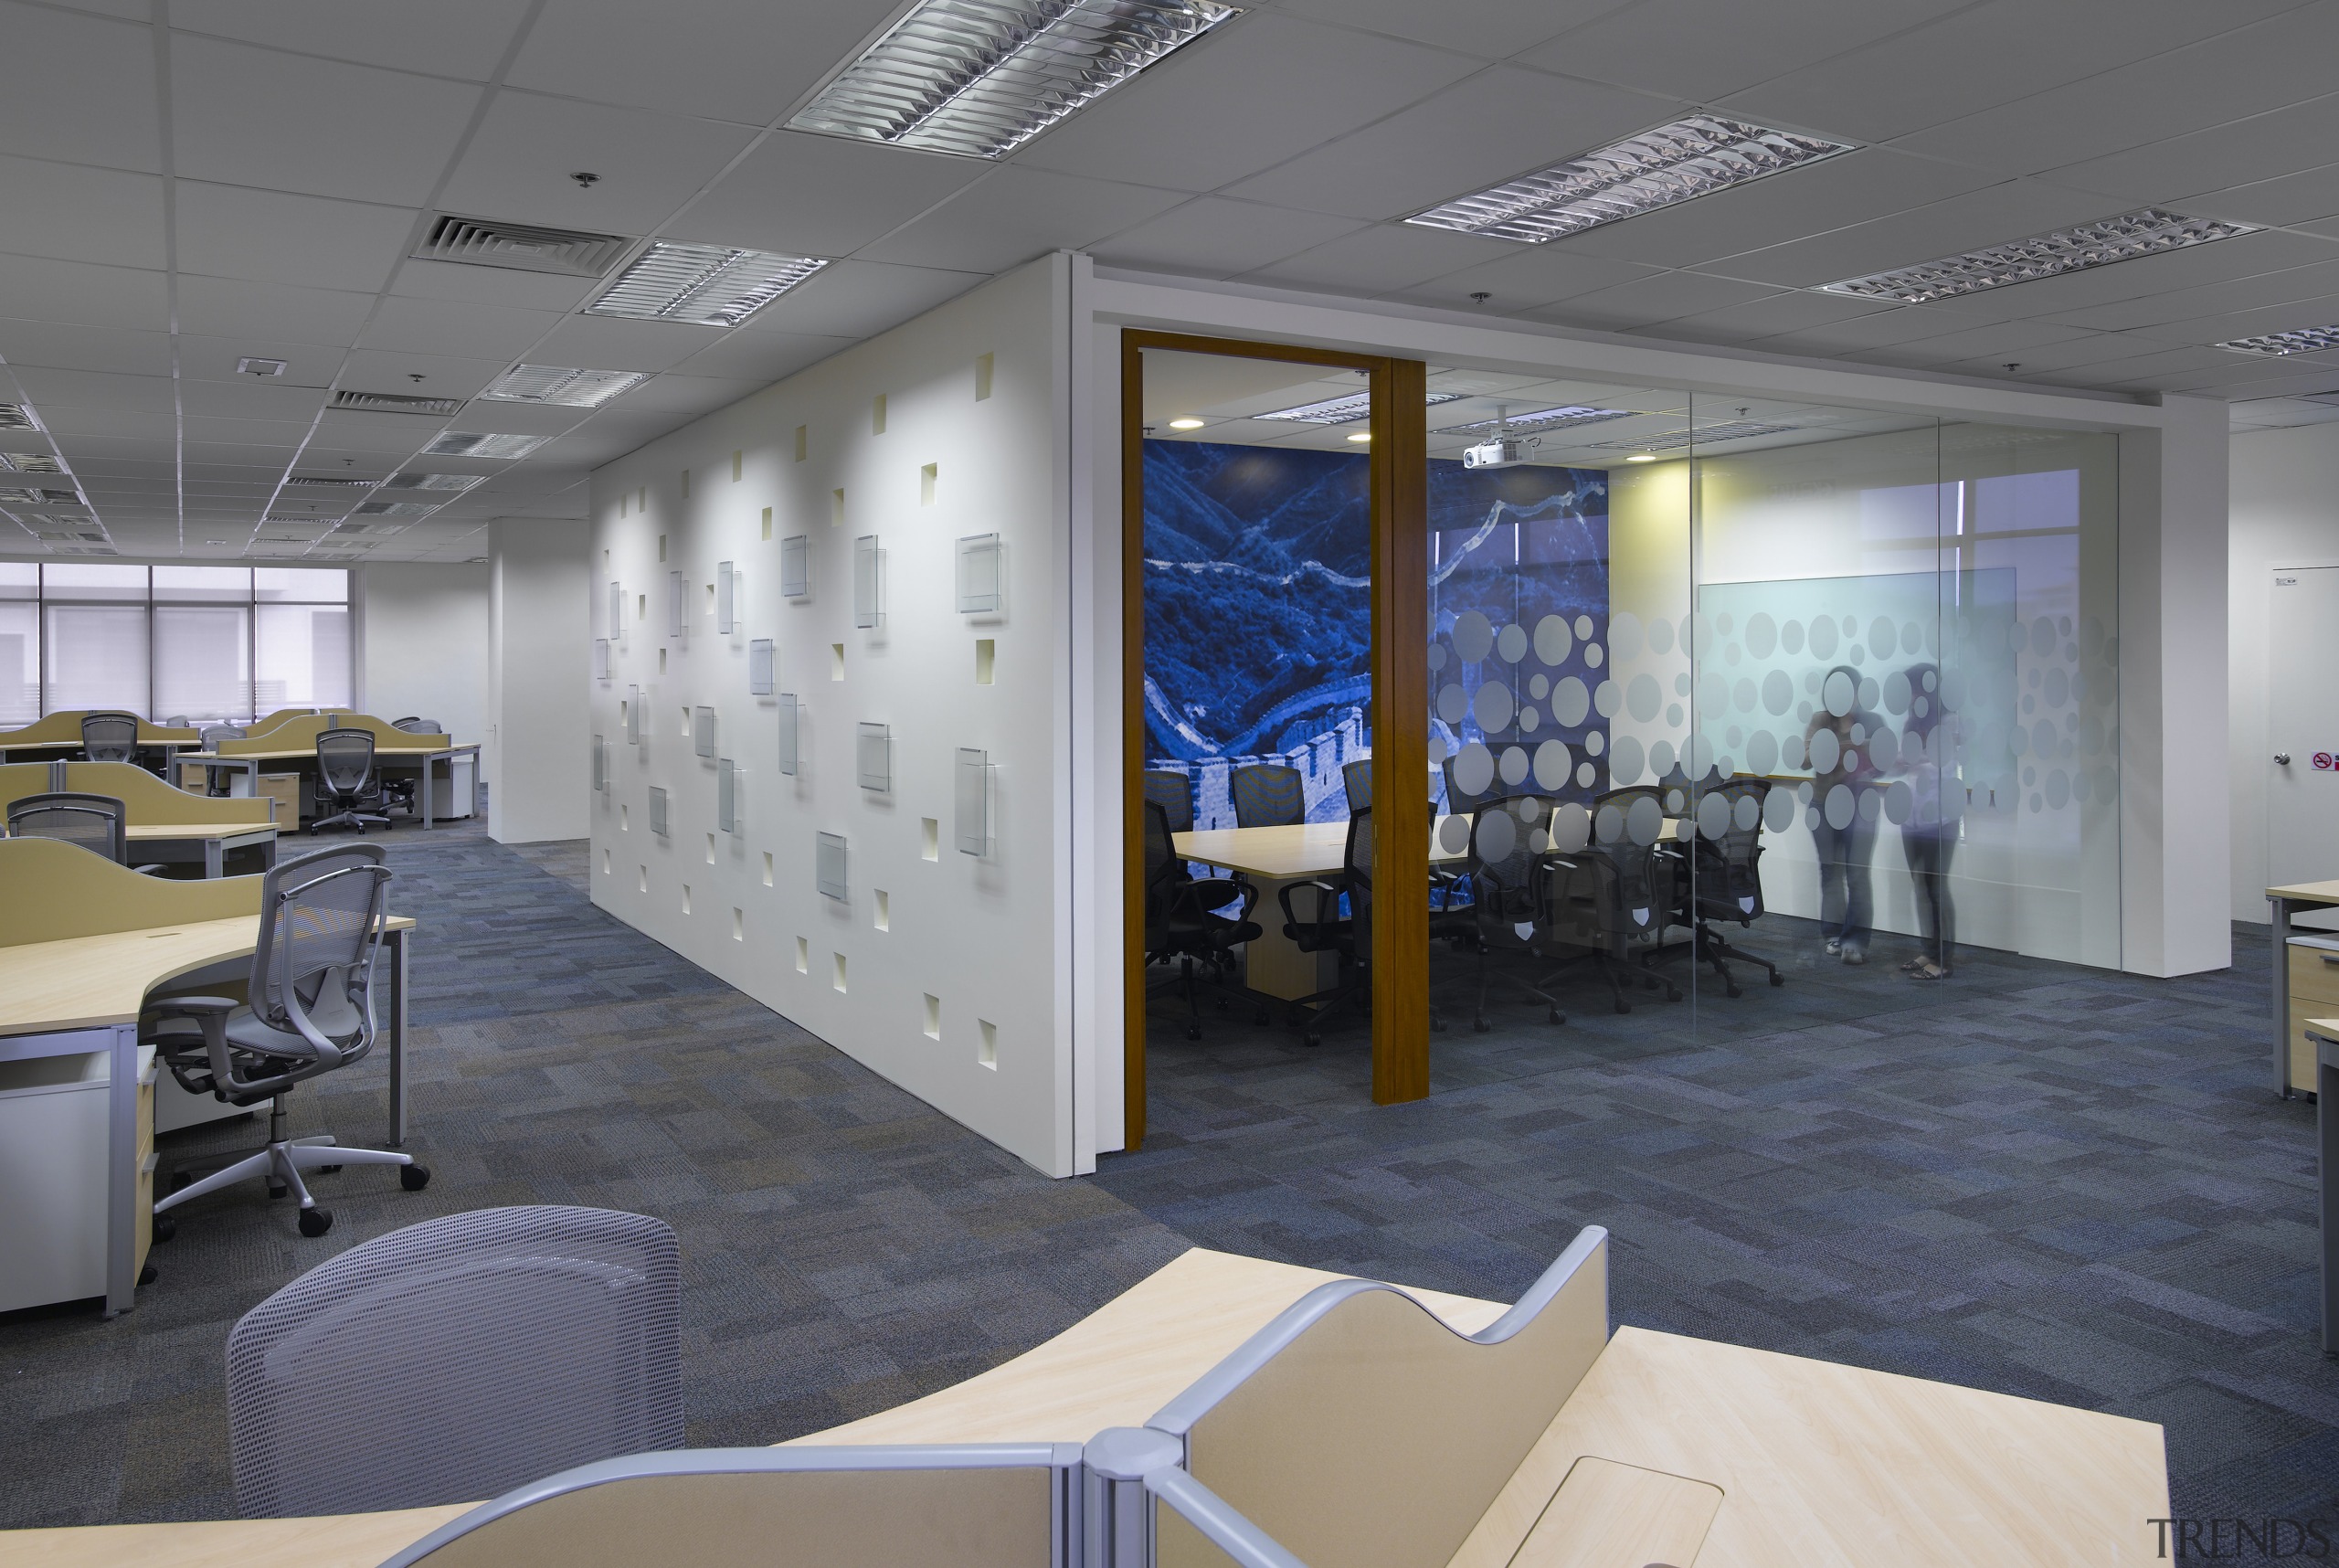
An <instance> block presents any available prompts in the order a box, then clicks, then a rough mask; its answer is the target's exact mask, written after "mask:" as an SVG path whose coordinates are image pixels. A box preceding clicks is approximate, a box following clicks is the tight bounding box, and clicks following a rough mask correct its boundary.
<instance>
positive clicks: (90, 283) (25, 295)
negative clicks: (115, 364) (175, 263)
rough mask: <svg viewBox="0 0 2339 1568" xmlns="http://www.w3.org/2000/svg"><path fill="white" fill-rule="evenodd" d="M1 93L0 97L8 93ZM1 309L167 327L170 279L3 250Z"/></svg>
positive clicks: (36, 317)
mask: <svg viewBox="0 0 2339 1568" xmlns="http://www.w3.org/2000/svg"><path fill="white" fill-rule="evenodd" d="M0 98H5V94H0ZM0 310H5V311H6V312H7V313H9V314H10V315H12V316H16V317H18V318H20V319H25V320H31V321H42V322H62V323H71V324H73V325H77V326H97V327H122V328H128V329H131V330H133V331H142V332H168V331H169V330H170V325H171V310H170V292H169V285H168V280H167V279H166V278H165V277H164V274H163V273H161V272H150V271H145V270H141V269H138V268H133V267H100V266H95V265H92V264H91V263H90V262H87V261H57V260H49V259H48V258H46V257H39V256H8V255H0Z"/></svg>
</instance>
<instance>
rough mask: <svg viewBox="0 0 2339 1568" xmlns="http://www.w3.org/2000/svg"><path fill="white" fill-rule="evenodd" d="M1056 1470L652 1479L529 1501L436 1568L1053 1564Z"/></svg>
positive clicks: (442, 1555)
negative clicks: (1050, 1556)
mask: <svg viewBox="0 0 2339 1568" xmlns="http://www.w3.org/2000/svg"><path fill="white" fill-rule="evenodd" d="M1050 1474H1051V1472H1049V1471H1048V1470H1047V1469H1045V1468H1042V1467H1038V1466H1027V1467H1019V1468H1014V1469H985V1470H841V1471H834V1470H832V1471H821V1470H799V1471H780V1472H767V1473H764V1474H760V1475H714V1476H645V1477H640V1478H635V1479H632V1480H624V1481H613V1482H611V1483H609V1485H607V1486H598V1487H588V1488H587V1489H584V1490H582V1491H576V1492H568V1493H565V1494H563V1495H561V1496H559V1497H556V1498H551V1499H546V1500H545V1501H543V1502H540V1503H536V1504H534V1506H532V1507H529V1508H524V1509H522V1510H519V1511H517V1512H515V1513H512V1514H507V1515H505V1516H504V1517H503V1518H502V1519H500V1520H495V1521H494V1522H493V1523H492V1524H488V1525H484V1526H482V1527H481V1528H480V1529H478V1530H474V1531H471V1532H470V1533H469V1534H467V1535H463V1536H460V1537H458V1538H457V1539H455V1540H454V1541H451V1542H448V1543H447V1544H446V1545H445V1546H442V1547H440V1548H439V1550H438V1551H436V1552H432V1553H431V1554H430V1555H429V1556H428V1557H425V1558H423V1559H422V1560H421V1561H422V1562H423V1563H426V1564H428V1565H429V1568H643V1565H644V1564H652V1563H678V1564H679V1563H686V1564H688V1565H689V1568H1048V1549H1049V1539H1050V1528H1051V1524H1052V1521H1053V1510H1052V1507H1051V1503H1050V1488H1049V1478H1050Z"/></svg>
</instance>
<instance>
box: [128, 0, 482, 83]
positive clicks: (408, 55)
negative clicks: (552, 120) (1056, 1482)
mask: <svg viewBox="0 0 2339 1568" xmlns="http://www.w3.org/2000/svg"><path fill="white" fill-rule="evenodd" d="M132 3H136V0H132ZM138 14H139V15H140V16H144V15H146V14H147V11H146V7H145V6H144V5H143V4H138ZM526 14H527V0H399V3H398V4H397V5H310V4H308V3H307V0H171V25H172V26H173V27H175V28H177V29H180V30H181V31H184V32H188V33H205V34H211V35H214V36H216V37H223V38H240V39H242V40H243V41H244V42H246V43H251V44H266V45H268V46H270V48H280V49H289V50H291V51H292V52H293V53H294V54H301V55H316V56H321V57H323V58H325V59H329V60H355V61H357V62H359V63H361V64H365V65H369V66H378V67H383V68H386V69H393V70H410V71H426V72H429V74H430V75H433V76H439V77H450V76H451V77H461V78H464V79H469V80H471V81H484V80H485V79H487V78H488V77H489V76H491V75H492V74H493V72H494V69H495V65H496V62H497V60H499V59H500V58H503V50H504V48H506V47H507V46H508V45H509V44H510V43H511V40H512V37H513V33H514V32H516V31H517V30H518V28H519V25H520V22H521V19H522V18H523V17H524V16H526Z"/></svg>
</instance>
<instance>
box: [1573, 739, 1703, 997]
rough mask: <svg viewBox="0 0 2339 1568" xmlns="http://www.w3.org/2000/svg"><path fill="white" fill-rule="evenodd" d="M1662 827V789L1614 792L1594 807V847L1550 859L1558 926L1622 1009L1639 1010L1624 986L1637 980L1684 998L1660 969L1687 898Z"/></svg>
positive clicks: (1646, 786)
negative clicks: (1668, 935) (1669, 932)
mask: <svg viewBox="0 0 2339 1568" xmlns="http://www.w3.org/2000/svg"><path fill="white" fill-rule="evenodd" d="M1664 827H1665V810H1664V807H1663V805H1662V803H1661V801H1660V800H1659V792H1658V790H1657V788H1656V786H1655V785H1653V784H1635V785H1631V786H1628V787H1626V788H1625V789H1611V790H1609V791H1608V792H1607V793H1606V794H1604V795H1602V796H1600V797H1599V798H1598V799H1597V800H1594V801H1593V813H1592V833H1591V842H1588V843H1586V844H1585V845H1584V846H1583V847H1582V849H1580V850H1574V851H1571V852H1569V853H1565V854H1558V855H1554V856H1552V857H1551V878H1552V880H1551V884H1550V889H1551V891H1550V897H1551V922H1552V926H1553V927H1554V929H1555V931H1557V932H1558V933H1559V934H1560V936H1561V939H1562V940H1564V941H1567V942H1570V943H1572V944H1574V945H1576V946H1580V947H1582V948H1586V949H1588V954H1587V956H1588V958H1589V959H1590V961H1591V962H1592V964H1593V967H1594V968H1596V969H1598V970H1599V971H1600V975H1601V978H1602V979H1603V980H1606V981H1607V982H1608V989H1609V991H1610V993H1611V995H1612V997H1613V999H1614V1002H1615V1007H1616V1011H1617V1012H1632V1010H1633V1003H1632V1000H1631V998H1630V997H1628V996H1627V995H1626V994H1625V992H1626V991H1627V989H1628V988H1627V986H1626V984H1625V981H1626V980H1627V979H1628V978H1630V977H1633V976H1635V975H1636V976H1637V977H1638V978H1639V979H1640V981H1641V983H1642V985H1643V986H1644V988H1646V989H1647V990H1650V991H1655V990H1657V989H1658V988H1659V987H1660V986H1662V987H1663V989H1664V991H1665V995H1666V1000H1667V1001H1680V1000H1681V990H1680V988H1679V987H1678V986H1677V985H1675V984H1674V983H1673V982H1672V981H1671V980H1666V979H1664V978H1662V977H1661V976H1659V975H1658V974H1656V971H1655V968H1654V963H1655V960H1656V959H1660V958H1662V957H1663V956H1664V955H1663V953H1662V952H1661V951H1659V949H1658V948H1657V944H1658V942H1659V941H1660V940H1662V938H1664V936H1665V930H1666V927H1667V925H1668V924H1670V923H1671V920H1672V917H1673V915H1674V912H1675V911H1676V910H1677V909H1678V908H1679V906H1680V897H1681V894H1680V889H1679V885H1678V877H1679V875H1680V874H1681V860H1680V857H1679V856H1678V854H1676V853H1673V852H1672V851H1671V850H1669V849H1667V847H1665V846H1664V845H1663V844H1662V843H1661V842H1659V840H1660V836H1661V835H1662V833H1663V832H1664Z"/></svg>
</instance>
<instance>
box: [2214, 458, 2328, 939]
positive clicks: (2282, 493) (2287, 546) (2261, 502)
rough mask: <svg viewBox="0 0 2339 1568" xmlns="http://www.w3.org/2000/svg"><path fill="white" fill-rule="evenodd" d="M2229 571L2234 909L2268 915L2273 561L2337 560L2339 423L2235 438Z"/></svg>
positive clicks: (2253, 916)
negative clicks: (2268, 711) (2268, 699)
mask: <svg viewBox="0 0 2339 1568" xmlns="http://www.w3.org/2000/svg"><path fill="white" fill-rule="evenodd" d="M2229 495H2230V498H2231V507H2232V524H2231V533H2230V536H2229V539H2228V561H2229V563H2230V569H2229V571H2228V574H2227V582H2226V588H2227V594H2228V599H2227V603H2228V606H2229V609H2228V621H2229V623H2230V626H2231V638H2230V647H2231V654H2230V658H2229V661H2228V666H2227V672H2226V673H2227V691H2228V702H2227V705H2226V718H2227V724H2228V735H2229V737H2230V743H2231V744H2230V750H2229V754H2228V758H2227V764H2228V771H2227V778H2228V788H2229V789H2230V790H2231V793H2232V800H2233V840H2232V853H2233V868H2232V875H2231V882H2232V886H2233V893H2232V899H2231V906H2232V908H2231V912H2232V916H2233V918H2234V919H2236V920H2248V921H2252V922H2254V923H2256V924H2258V925H2261V926H2262V925H2264V924H2265V923H2266V888H2267V885H2269V884H2270V883H2273V882H2277V881H2281V877H2279V876H2277V875H2275V874H2274V873H2273V870H2272V868H2271V867H2270V865H2269V864H2268V863H2267V859H2268V857H2267V846H2266V779H2267V768H2268V767H2269V763H2268V755H2269V752H2268V742H2267V738H2266V693H2267V686H2268V683H2269V682H2270V679H2271V676H2272V673H2273V668H2272V651H2271V649H2270V647H2269V646H2268V632H2267V621H2268V613H2269V609H2270V596H2271V594H2272V592H2273V568H2274V567H2275V566H2276V565H2277V564H2278V563H2279V564H2281V565H2283V566H2305V565H2307V564H2309V563H2312V562H2321V561H2339V424H2328V425H2302V426H2299V427H2298V428H2296V429H2288V430H2250V431H2245V432H2243V433H2241V434H2238V435H2236V436H2235V437H2234V438H2233V474H2232V480H2231V482H2230V490H2229Z"/></svg>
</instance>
